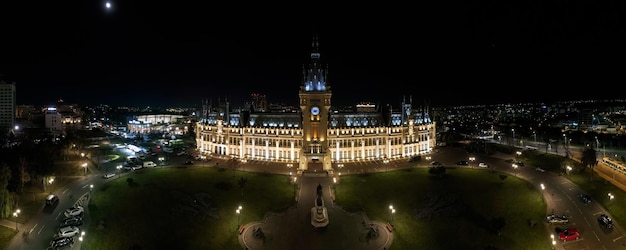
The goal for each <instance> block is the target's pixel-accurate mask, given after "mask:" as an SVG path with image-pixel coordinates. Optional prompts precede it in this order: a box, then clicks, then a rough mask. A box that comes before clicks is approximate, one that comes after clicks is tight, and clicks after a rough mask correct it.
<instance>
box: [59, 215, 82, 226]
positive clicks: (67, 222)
mask: <svg viewBox="0 0 626 250" xmlns="http://www.w3.org/2000/svg"><path fill="white" fill-rule="evenodd" d="M81 225H83V218H82V217H80V216H74V217H68V218H65V219H63V221H61V224H60V225H59V227H67V226H75V227H77V226H81Z"/></svg>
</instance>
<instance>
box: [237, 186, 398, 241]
mask: <svg viewBox="0 0 626 250" xmlns="http://www.w3.org/2000/svg"><path fill="white" fill-rule="evenodd" d="M298 181H300V189H299V192H298V199H299V200H298V203H297V206H296V207H292V208H289V209H288V210H287V211H285V212H283V213H280V214H268V215H267V216H266V217H265V218H264V220H263V221H256V222H250V223H248V224H246V225H244V226H245V229H244V230H243V233H242V234H240V236H239V242H240V243H241V245H242V248H243V249H299V250H307V249H343V250H349V249H359V250H367V249H376V250H379V249H387V248H389V246H390V245H391V243H392V241H393V233H391V232H389V231H388V230H387V229H386V227H385V226H386V224H385V223H383V222H378V221H369V219H368V218H367V216H366V215H365V214H362V213H354V214H351V213H348V212H346V211H345V210H343V209H341V208H340V207H338V206H336V205H335V204H333V202H332V199H331V198H330V196H331V195H330V192H331V189H332V188H331V182H332V181H331V178H330V177H306V176H300V177H298ZM318 184H319V185H322V187H323V195H322V197H323V198H324V205H325V207H326V208H327V210H328V217H329V221H330V223H329V224H328V226H326V227H325V228H315V227H313V226H312V225H311V208H312V207H314V200H315V197H316V188H317V185H318ZM256 228H261V230H262V232H263V233H264V235H265V238H264V239H262V238H259V237H255V236H254V230H255V229H256ZM371 228H373V229H371ZM370 230H375V231H376V232H377V234H378V236H377V237H375V238H371V239H368V237H367V236H368V234H370V233H369V231H370Z"/></svg>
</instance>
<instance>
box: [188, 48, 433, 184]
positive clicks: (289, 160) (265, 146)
mask: <svg viewBox="0 0 626 250" xmlns="http://www.w3.org/2000/svg"><path fill="white" fill-rule="evenodd" d="M298 95H299V108H295V109H294V110H292V111H293V112H288V111H287V110H285V109H283V110H281V111H282V112H275V111H274V109H272V108H271V107H270V112H257V111H256V110H240V111H239V112H233V111H232V110H231V109H230V104H229V103H228V102H224V103H218V104H217V105H215V106H213V105H209V104H208V103H203V108H204V110H203V111H201V112H199V113H200V114H202V115H203V116H202V117H198V122H197V123H196V126H195V129H196V143H197V149H198V150H199V151H200V153H201V154H204V155H219V156H226V157H229V158H233V159H239V160H242V161H243V160H248V159H250V160H258V161H268V162H284V163H285V164H289V166H292V165H293V166H297V168H298V171H311V172H313V171H318V170H320V171H329V170H332V169H333V164H335V166H339V165H337V164H341V163H343V162H354V161H378V160H380V161H381V162H386V161H387V160H394V159H408V158H410V157H413V156H417V155H424V154H430V153H431V152H432V150H433V148H434V147H435V145H436V142H435V140H436V139H435V135H436V133H435V125H436V124H435V122H433V121H431V119H430V116H429V114H428V111H427V110H426V109H420V110H415V109H413V107H412V103H411V102H412V99H410V101H403V103H402V104H401V106H400V107H401V110H400V111H394V110H392V108H391V106H389V105H388V106H385V107H383V108H377V107H376V106H375V105H374V106H372V105H363V106H358V111H360V112H358V111H357V112H355V110H350V111H348V110H344V109H341V108H335V107H333V106H332V104H331V97H332V92H331V86H330V85H329V83H328V79H327V70H326V69H325V68H324V67H323V66H322V64H321V61H320V53H319V51H318V43H317V40H314V41H313V50H312V52H311V57H310V63H309V65H308V68H304V71H303V78H302V83H301V86H300V91H299V94H298ZM270 106H271V105H270ZM344 111H345V112H344Z"/></svg>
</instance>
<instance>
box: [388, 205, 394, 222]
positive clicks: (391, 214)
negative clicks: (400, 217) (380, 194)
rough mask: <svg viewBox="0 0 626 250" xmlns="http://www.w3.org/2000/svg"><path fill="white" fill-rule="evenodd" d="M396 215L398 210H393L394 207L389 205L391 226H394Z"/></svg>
mask: <svg viewBox="0 0 626 250" xmlns="http://www.w3.org/2000/svg"><path fill="white" fill-rule="evenodd" d="M394 213H396V209H395V208H393V206H392V205H389V215H390V217H391V219H390V221H391V225H392V226H393V214H394Z"/></svg>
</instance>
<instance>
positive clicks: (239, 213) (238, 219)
mask: <svg viewBox="0 0 626 250" xmlns="http://www.w3.org/2000/svg"><path fill="white" fill-rule="evenodd" d="M241 208H242V207H241V206H239V207H238V208H237V210H236V211H235V212H236V213H237V228H239V227H240V225H239V224H240V223H241V222H240V215H241Z"/></svg>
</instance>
